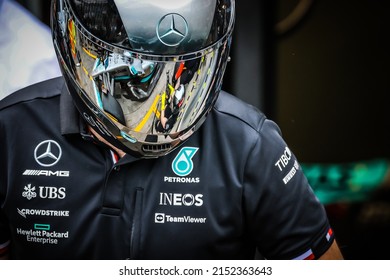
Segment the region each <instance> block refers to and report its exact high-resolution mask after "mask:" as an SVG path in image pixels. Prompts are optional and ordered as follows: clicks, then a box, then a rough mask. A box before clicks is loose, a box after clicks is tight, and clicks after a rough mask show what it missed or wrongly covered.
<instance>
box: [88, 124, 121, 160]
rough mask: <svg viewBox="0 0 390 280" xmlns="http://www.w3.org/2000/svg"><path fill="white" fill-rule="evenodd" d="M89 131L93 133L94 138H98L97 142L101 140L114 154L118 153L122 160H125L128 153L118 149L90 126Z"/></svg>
mask: <svg viewBox="0 0 390 280" xmlns="http://www.w3.org/2000/svg"><path fill="white" fill-rule="evenodd" d="M88 129H89V131H90V132H91V133H92V135H93V136H94V137H96V139H97V140H99V141H100V142H102V143H103V144H105V145H107V146H108V147H109V148H110V149H112V150H113V151H114V152H116V153H117V154H118V156H119V157H120V158H123V157H124V156H125V155H126V153H125V152H124V151H122V150H121V149H118V148H117V147H115V146H114V145H112V144H111V143H110V142H108V141H107V140H105V139H104V138H103V137H102V136H100V135H99V133H97V132H96V131H95V130H94V129H93V128H92V127H90V126H88Z"/></svg>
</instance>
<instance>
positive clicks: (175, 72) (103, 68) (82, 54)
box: [51, 0, 235, 158]
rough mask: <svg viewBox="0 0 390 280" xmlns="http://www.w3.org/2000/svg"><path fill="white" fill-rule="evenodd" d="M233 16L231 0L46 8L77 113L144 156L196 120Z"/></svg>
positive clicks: (220, 63) (103, 0)
mask: <svg viewBox="0 0 390 280" xmlns="http://www.w3.org/2000/svg"><path fill="white" fill-rule="evenodd" d="M234 18H235V3H234V0H164V1H162V0H83V1H81V0H53V1H52V9H51V27H52V35H53V42H54V47H55V50H56V53H57V56H58V59H59V62H60V67H61V69H62V72H63V75H64V77H65V80H66V84H67V87H68V90H69V92H70V93H71V95H72V98H73V100H74V103H75V105H76V107H77V109H78V110H79V111H80V114H81V116H83V118H84V119H85V120H86V121H87V122H88V123H89V125H90V126H92V128H93V129H94V130H95V131H97V132H98V133H99V134H100V135H101V136H102V137H103V138H104V139H106V140H107V141H108V142H110V143H111V144H112V145H114V146H115V147H117V148H119V149H122V150H124V151H125V152H127V153H130V154H132V155H134V156H137V157H145V158H148V157H158V156H162V155H165V154H167V153H169V152H170V151H171V150H173V149H174V148H176V147H178V146H179V145H180V144H181V143H182V142H183V141H185V140H186V139H187V138H188V137H189V136H190V135H191V134H192V133H193V132H194V131H196V129H198V128H199V126H200V125H201V124H202V123H203V122H204V120H205V118H206V115H207V113H208V112H209V111H210V109H211V107H212V106H213V104H214V103H215V101H216V99H217V96H218V93H219V91H220V88H221V83H222V77H223V73H224V71H225V67H226V63H227V61H228V55H229V49H230V42H231V35H232V31H233V25H234ZM178 97H180V99H178ZM163 111H164V113H163ZM162 116H164V118H167V119H168V120H169V124H170V125H169V128H168V127H164V126H163V125H161V124H162V123H165V122H162V121H161V118H162Z"/></svg>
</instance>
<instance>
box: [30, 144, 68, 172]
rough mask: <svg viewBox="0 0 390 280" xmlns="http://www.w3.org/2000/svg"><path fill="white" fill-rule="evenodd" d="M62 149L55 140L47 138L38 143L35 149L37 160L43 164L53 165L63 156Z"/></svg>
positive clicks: (46, 165)
mask: <svg viewBox="0 0 390 280" xmlns="http://www.w3.org/2000/svg"><path fill="white" fill-rule="evenodd" d="M61 155H62V150H61V147H60V145H59V144H58V143H57V142H56V141H54V140H45V141H42V142H41V143H39V144H38V146H37V147H36V148H35V150H34V158H35V161H36V162H37V163H38V164H39V165H41V166H45V167H48V166H53V165H55V164H56V163H57V162H58V161H59V160H60V158H61Z"/></svg>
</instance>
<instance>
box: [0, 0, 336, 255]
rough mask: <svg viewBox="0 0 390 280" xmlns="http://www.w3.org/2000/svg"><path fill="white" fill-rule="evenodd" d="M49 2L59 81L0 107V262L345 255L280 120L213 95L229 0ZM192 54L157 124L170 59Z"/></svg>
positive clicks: (173, 76) (223, 53)
mask: <svg viewBox="0 0 390 280" xmlns="http://www.w3.org/2000/svg"><path fill="white" fill-rule="evenodd" d="M51 11H52V20H51V25H52V26H51V27H52V34H53V42H54V48H55V50H56V53H57V56H58V59H59V64H60V68H61V70H62V73H63V77H60V78H54V79H51V80H47V81H45V82H42V83H39V84H36V85H33V86H30V87H28V88H25V89H22V90H21V91H19V92H17V93H16V94H12V95H10V96H8V97H6V98H5V99H3V100H2V101H1V102H0V143H1V145H0V155H1V156H0V205H1V212H0V254H1V255H2V257H3V258H11V259H253V258H255V255H261V256H262V257H263V258H266V259H342V258H343V257H342V254H341V252H340V250H339V248H338V245H337V243H336V240H335V233H334V232H333V231H332V228H331V226H330V224H329V221H328V218H327V215H326V212H325V210H324V207H323V205H321V203H320V202H319V201H318V199H317V197H316V196H315V195H314V193H313V192H312V190H311V188H310V185H309V184H308V181H307V179H306V177H305V176H304V174H303V172H302V169H301V167H300V164H299V163H298V161H297V159H296V157H295V156H294V154H293V153H292V151H291V150H290V149H289V147H288V146H287V144H286V143H285V141H284V140H283V138H282V137H281V133H280V130H279V128H278V126H277V125H276V124H275V123H274V122H273V121H271V120H269V119H267V118H266V117H265V116H264V114H263V113H261V112H260V111H259V110H257V109H256V108H254V107H253V106H250V105H248V104H246V103H244V102H242V101H240V100H239V99H237V98H236V97H234V96H232V95H230V94H228V93H226V92H224V91H221V90H220V88H221V83H222V77H223V73H224V70H225V67H226V64H227V61H228V56H229V48H230V43H231V37H232V31H233V25H234V18H235V1H234V0H188V1H180V2H179V1H174V0H169V1H168V0H167V1H160V0H149V1H144V0H128V1H117V0H116V1H110V0H95V1H92V0H88V1H80V0H54V1H52V7H51ZM192 60H196V61H197V63H196V65H197V66H196V67H197V69H196V71H194V72H193V73H194V74H193V75H191V76H190V77H189V78H186V81H185V85H184V89H185V92H184V93H183V96H184V100H183V101H182V102H181V105H180V107H179V109H178V110H179V111H178V115H177V117H176V118H175V121H174V122H172V123H171V125H170V129H169V131H167V130H164V131H161V130H160V131H157V130H156V123H157V122H159V121H160V117H161V110H162V104H161V102H162V101H161V99H162V98H161V96H162V95H164V94H165V95H167V94H173V93H174V90H173V91H172V93H170V92H167V88H169V86H168V85H169V84H174V83H175V81H176V80H178V78H179V77H178V75H177V73H178V72H177V71H175V68H177V67H175V66H176V65H177V62H180V61H182V62H189V61H192ZM198 61H199V63H198ZM188 64H190V63H188ZM176 70H177V69H176ZM254 94H255V93H254ZM256 252H257V253H256Z"/></svg>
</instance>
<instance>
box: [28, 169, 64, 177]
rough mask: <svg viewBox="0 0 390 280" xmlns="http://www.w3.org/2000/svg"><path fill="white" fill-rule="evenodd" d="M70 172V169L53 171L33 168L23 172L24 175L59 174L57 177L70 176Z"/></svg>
mask: <svg viewBox="0 0 390 280" xmlns="http://www.w3.org/2000/svg"><path fill="white" fill-rule="evenodd" d="M69 174H70V172H69V171H62V170H58V171H51V170H33V169H26V170H25V171H24V172H23V175H24V176H47V177H50V176H57V177H69Z"/></svg>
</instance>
